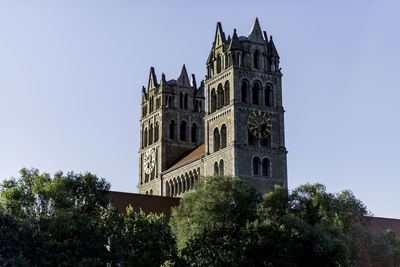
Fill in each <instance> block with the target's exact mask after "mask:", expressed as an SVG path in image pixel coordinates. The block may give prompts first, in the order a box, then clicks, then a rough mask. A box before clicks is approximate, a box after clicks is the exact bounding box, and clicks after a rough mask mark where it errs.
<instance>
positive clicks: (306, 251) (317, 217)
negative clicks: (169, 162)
mask: <svg viewBox="0 0 400 267" xmlns="http://www.w3.org/2000/svg"><path fill="white" fill-rule="evenodd" d="M239 202H240V203H241V204H240V205H236V203H239ZM368 215H369V213H368V211H367V209H366V207H365V206H364V204H363V203H362V202H361V201H359V200H358V199H356V198H355V197H354V195H353V194H352V193H351V192H350V191H344V192H342V193H340V194H330V193H327V192H326V188H325V186H323V185H321V184H315V185H310V184H306V185H303V186H300V187H298V188H296V189H295V190H293V191H292V193H291V194H289V192H288V191H287V189H286V188H283V187H279V186H276V187H275V190H274V191H273V192H271V193H268V194H266V195H264V196H263V197H262V199H260V200H259V197H258V195H257V194H256V192H255V190H254V189H252V188H251V187H250V186H249V185H247V184H245V183H244V182H241V181H240V180H238V179H236V178H232V177H208V178H206V179H205V180H204V181H203V183H201V184H200V185H199V186H198V187H196V189H195V191H194V192H192V193H188V194H186V195H184V197H183V199H182V201H181V205H180V206H179V207H177V208H176V209H174V211H173V213H172V220H171V225H172V227H173V229H174V231H175V232H176V234H177V237H178V249H179V250H178V252H179V255H180V256H181V258H182V259H184V260H185V261H186V263H187V264H188V265H190V266H382V265H379V264H382V263H384V266H399V263H400V260H399V255H400V254H399V251H400V250H399V240H398V239H396V238H395V237H394V235H393V234H391V233H390V232H388V233H384V234H382V235H380V236H377V237H374V236H373V235H372V234H371V233H370V231H369V228H368V227H369V226H368V220H367V216H368ZM239 217H240V218H239ZM396 264H397V265H396ZM172 266H173V265H172Z"/></svg>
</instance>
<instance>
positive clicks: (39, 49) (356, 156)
mask: <svg viewBox="0 0 400 267" xmlns="http://www.w3.org/2000/svg"><path fill="white" fill-rule="evenodd" d="M238 2H239V1H238ZM167 3H168V4H167ZM240 3H241V4H238V3H236V2H234V1H99V0H96V1H19V0H10V1H6V0H4V1H1V2H0V179H4V178H9V177H18V176H19V174H18V171H19V170H20V169H21V168H22V167H28V168H30V167H35V168H38V169H40V170H41V171H42V172H50V173H54V172H56V171H58V170H62V171H70V170H73V171H76V172H86V171H90V172H93V173H95V174H97V175H98V176H101V177H105V178H106V179H108V180H109V181H110V182H111V184H112V190H116V191H128V192H136V185H137V182H138V153H137V152H138V147H139V112H140V102H139V101H140V91H141V86H142V85H147V81H148V74H149V68H150V66H154V67H155V70H156V73H157V75H158V78H160V77H161V73H162V72H164V73H165V74H166V76H167V79H175V78H177V76H178V74H179V71H180V68H181V66H182V64H183V63H186V67H187V69H188V72H190V73H194V74H196V76H197V80H198V82H199V81H200V80H201V79H202V78H204V75H205V62H206V59H207V56H208V53H209V49H210V48H211V44H212V41H213V37H214V33H215V24H216V22H217V21H221V22H222V26H223V29H224V31H225V33H226V35H228V34H232V32H233V28H237V31H238V34H239V35H247V34H248V33H249V31H250V28H251V26H252V24H253V21H254V18H255V17H258V18H259V20H260V24H261V27H262V28H263V30H266V31H267V33H268V35H270V34H272V35H273V36H274V42H275V45H276V47H277V49H278V52H279V53H280V56H281V66H282V72H283V74H284V76H283V94H284V107H285V109H286V114H285V123H286V146H287V149H288V151H289V153H288V172H289V187H290V188H291V189H292V188H294V187H296V186H297V185H300V184H304V183H307V182H310V183H314V182H320V183H323V184H325V185H326V186H327V188H328V191H330V192H339V191H341V190H343V189H351V190H352V191H353V192H354V193H355V195H356V196H357V197H358V198H360V199H361V200H362V201H363V202H364V203H365V204H366V205H367V207H368V208H369V209H370V210H371V211H372V212H373V213H374V214H375V215H376V216H384V217H397V218H400V209H399V208H398V207H397V204H396V203H399V202H400V195H399V193H398V192H399V188H400V175H399V174H400V160H399V156H398V155H399V152H400V141H399V136H400V126H399V120H400V118H399V116H400V105H399V102H400V88H399V81H398V77H399V70H400V68H399V64H400V52H399V49H400V35H399V25H400V16H399V14H400V4H399V1H396V0H393V1H390V0H388V1H378V0H377V1H368V0H363V1H361V0H360V1H342V0H339V1H294V0H293V1H289V0H288V1H265V0H264V1H240Z"/></svg>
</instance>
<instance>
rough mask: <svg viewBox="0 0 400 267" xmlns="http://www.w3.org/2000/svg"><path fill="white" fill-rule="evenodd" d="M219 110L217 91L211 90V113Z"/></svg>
mask: <svg viewBox="0 0 400 267" xmlns="http://www.w3.org/2000/svg"><path fill="white" fill-rule="evenodd" d="M216 109H217V95H216V94H215V89H212V90H211V112H214V111H215V110H216Z"/></svg>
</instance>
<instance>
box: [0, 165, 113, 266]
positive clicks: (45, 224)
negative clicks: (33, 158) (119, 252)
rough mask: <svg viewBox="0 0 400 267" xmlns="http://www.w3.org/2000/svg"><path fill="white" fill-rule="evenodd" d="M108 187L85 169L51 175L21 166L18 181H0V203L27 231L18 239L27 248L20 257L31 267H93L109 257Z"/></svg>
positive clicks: (102, 180)
mask: <svg viewBox="0 0 400 267" xmlns="http://www.w3.org/2000/svg"><path fill="white" fill-rule="evenodd" d="M109 188H110V185H109V184H108V183H107V182H106V181H105V180H104V179H98V178H97V177H96V176H94V175H92V174H90V173H86V174H74V173H72V172H71V173H68V174H67V175H63V174H62V173H61V172H60V173H57V174H55V176H54V178H51V177H50V175H49V174H46V173H44V174H40V173H39V171H38V170H36V169H32V170H27V169H22V170H21V178H20V179H18V180H16V179H10V180H5V181H4V182H3V183H2V185H1V191H0V204H1V206H2V207H3V208H4V213H5V214H6V215H7V216H10V217H12V218H13V220H14V221H15V222H16V223H17V225H18V227H22V226H23V227H26V228H27V229H29V231H30V235H29V236H25V237H24V238H23V239H20V240H21V242H23V243H24V244H27V245H28V246H29V247H30V248H29V249H27V250H25V252H24V257H26V259H27V260H29V261H30V262H31V264H32V265H38V266H79V265H82V266H89V265H93V266H95V265H96V262H97V263H98V262H106V261H107V260H109V258H110V257H111V252H110V251H109V250H107V249H106V244H107V243H108V240H109V237H108V236H107V235H106V233H107V226H106V225H105V224H104V220H105V218H108V217H109V216H110V215H112V213H110V210H111V209H109V208H108V204H109V201H108V198H107V194H108V190H109ZM114 215H115V214H114ZM1 257H3V258H4V257H8V256H7V254H3V255H1Z"/></svg>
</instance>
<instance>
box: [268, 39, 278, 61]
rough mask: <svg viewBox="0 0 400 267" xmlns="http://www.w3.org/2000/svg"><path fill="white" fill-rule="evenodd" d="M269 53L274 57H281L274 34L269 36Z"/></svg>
mask: <svg viewBox="0 0 400 267" xmlns="http://www.w3.org/2000/svg"><path fill="white" fill-rule="evenodd" d="M268 53H269V54H270V55H271V56H273V57H277V58H279V54H278V51H277V50H276V47H275V44H274V41H272V35H271V36H270V37H269V42H268Z"/></svg>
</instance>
